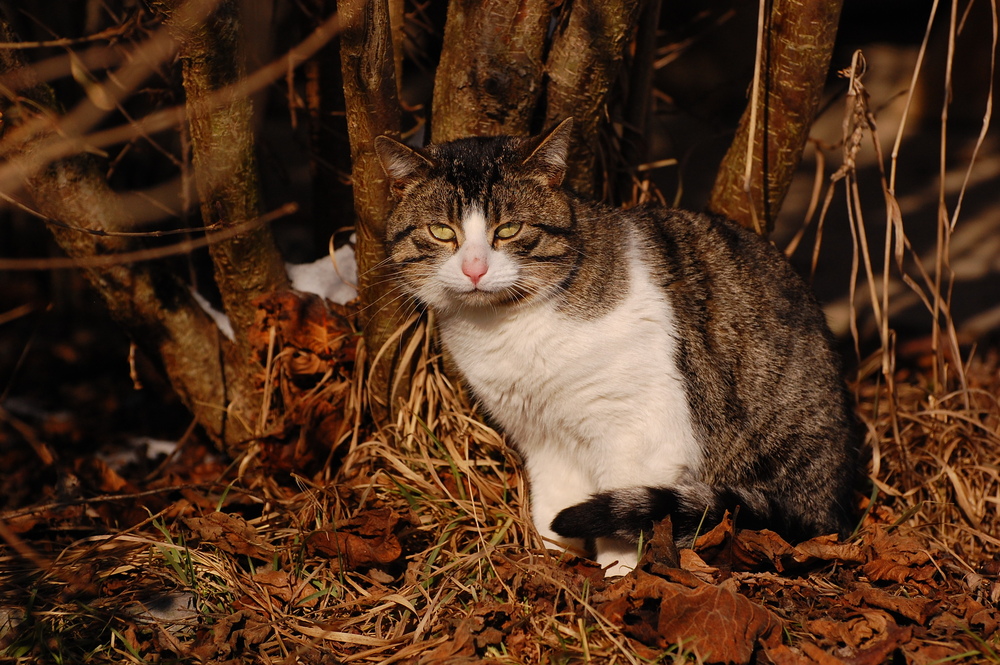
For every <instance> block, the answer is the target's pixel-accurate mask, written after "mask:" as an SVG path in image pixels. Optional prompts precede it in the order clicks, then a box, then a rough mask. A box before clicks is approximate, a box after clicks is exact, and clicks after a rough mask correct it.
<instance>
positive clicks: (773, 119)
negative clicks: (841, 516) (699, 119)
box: [708, 0, 842, 235]
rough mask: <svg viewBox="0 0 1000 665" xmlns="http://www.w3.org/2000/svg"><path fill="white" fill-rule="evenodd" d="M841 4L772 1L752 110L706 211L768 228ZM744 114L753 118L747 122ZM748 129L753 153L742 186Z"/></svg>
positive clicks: (807, 119)
mask: <svg viewBox="0 0 1000 665" xmlns="http://www.w3.org/2000/svg"><path fill="white" fill-rule="evenodd" d="M841 5H842V1H841V0H775V2H774V4H773V6H772V8H771V12H770V15H767V16H765V23H764V25H763V26H762V35H763V40H764V41H763V42H762V44H761V46H762V48H761V58H762V61H761V63H760V74H761V75H760V84H759V85H760V87H759V93H760V94H759V95H758V101H757V107H756V112H755V111H754V108H752V105H751V106H748V107H747V110H746V111H745V112H744V114H743V117H742V119H741V120H740V125H739V129H738V130H737V132H736V137H735V138H734V139H733V143H732V145H731V146H730V148H729V152H728V153H726V156H725V158H724V159H723V161H722V165H721V166H720V168H719V173H718V176H717V177H716V181H715V186H714V188H713V189H712V195H711V199H710V201H709V204H708V207H709V209H711V210H712V211H714V212H717V213H720V214H723V215H725V216H727V217H730V218H732V219H735V220H736V221H738V222H739V223H740V224H743V225H744V226H747V227H750V228H756V230H757V231H758V232H759V233H762V234H765V235H766V234H768V233H770V231H771V230H772V229H773V228H774V220H775V217H776V216H777V214H778V210H779V209H780V208H781V203H782V202H783V201H784V199H785V194H786V193H787V192H788V186H789V185H790V184H791V180H792V175H793V174H794V173H795V170H796V168H798V165H799V162H800V160H801V158H802V148H803V146H804V145H805V142H806V139H807V138H808V136H809V128H810V127H811V126H812V121H813V118H814V117H815V115H816V110H817V109H818V107H819V101H820V95H821V93H822V91H823V85H824V83H825V81H826V74H827V71H828V70H829V67H830V57H831V54H832V53H833V43H834V39H835V38H836V36H837V23H838V21H839V20H840V9H841ZM751 117H753V118H754V120H755V122H753V123H751ZM752 124H753V125H756V127H752V126H751V125H752ZM751 131H753V135H754V140H753V151H752V152H753V157H752V160H751V169H750V182H749V191H747V190H746V189H745V182H744V181H745V172H746V163H747V161H746V159H747V157H746V156H747V152H748V151H747V143H748V140H749V136H750V133H751ZM765 192H766V194H765ZM751 201H752V207H751ZM754 220H757V221H756V223H755V221H754Z"/></svg>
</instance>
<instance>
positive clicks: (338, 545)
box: [307, 508, 403, 570]
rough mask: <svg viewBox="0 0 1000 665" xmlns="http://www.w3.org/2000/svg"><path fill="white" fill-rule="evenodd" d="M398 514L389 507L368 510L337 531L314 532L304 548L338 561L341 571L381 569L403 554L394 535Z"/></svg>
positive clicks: (330, 529) (342, 525)
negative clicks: (375, 567) (380, 567)
mask: <svg viewBox="0 0 1000 665" xmlns="http://www.w3.org/2000/svg"><path fill="white" fill-rule="evenodd" d="M398 522H399V515H397V514H396V512H395V511H393V510H392V509H390V508H379V509H376V510H369V511H367V512H364V513H362V514H360V515H358V516H357V517H355V518H353V519H350V520H348V521H347V522H344V523H343V524H341V525H340V526H339V528H329V529H323V530H320V531H316V532H314V533H313V534H312V535H310V536H309V540H308V541H307V545H308V547H309V549H310V550H311V551H313V552H319V553H321V554H324V555H326V556H329V557H331V558H336V559H338V560H339V561H340V562H341V565H342V566H343V569H344V570H356V569H358V568H364V567H369V566H384V565H386V564H390V563H393V562H394V561H396V560H398V559H399V558H400V557H401V556H402V555H403V547H402V545H401V544H400V542H399V539H398V538H397V537H396V535H395V533H394V529H395V527H396V524H397V523H398Z"/></svg>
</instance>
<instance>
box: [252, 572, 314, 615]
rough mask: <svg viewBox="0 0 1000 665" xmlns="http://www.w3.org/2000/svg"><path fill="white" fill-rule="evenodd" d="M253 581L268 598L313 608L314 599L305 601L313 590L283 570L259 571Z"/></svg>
mask: <svg viewBox="0 0 1000 665" xmlns="http://www.w3.org/2000/svg"><path fill="white" fill-rule="evenodd" d="M252 579H253V581H254V582H256V583H257V584H259V585H260V587H261V589H263V590H264V592H265V593H267V594H268V595H269V596H271V597H273V598H277V599H278V600H281V601H283V602H285V603H293V602H294V603H295V604H299V605H302V606H304V607H312V606H315V605H316V603H317V602H318V601H317V600H316V599H315V598H313V599H312V600H309V601H307V600H305V599H306V598H308V597H309V595H310V594H311V593H312V592H313V591H315V589H314V588H313V587H311V586H309V585H303V584H301V583H300V582H299V581H298V580H297V579H295V578H293V577H292V576H291V575H289V574H288V573H287V572H286V571H284V570H261V571H258V572H257V573H254V575H253V578H252Z"/></svg>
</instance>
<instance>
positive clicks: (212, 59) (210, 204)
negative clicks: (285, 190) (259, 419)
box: [168, 0, 288, 359]
mask: <svg viewBox="0 0 1000 665" xmlns="http://www.w3.org/2000/svg"><path fill="white" fill-rule="evenodd" d="M238 6H239V5H238V2H236V1H235V0H224V1H223V2H220V3H219V6H218V8H217V9H216V11H215V13H214V14H213V15H212V16H211V17H210V18H209V19H208V20H207V21H205V22H202V23H199V24H197V25H185V26H172V27H173V28H175V29H176V28H180V29H179V30H175V34H176V35H177V37H178V39H179V41H180V45H181V49H180V58H181V62H182V64H183V72H184V92H185V95H186V98H187V100H186V108H187V115H188V125H189V127H190V130H191V147H192V162H193V164H194V175H195V183H196V185H197V188H198V195H199V198H200V202H201V214H202V221H203V222H204V224H205V225H206V226H207V225H214V224H221V225H222V226H223V227H226V228H228V227H233V226H238V225H240V224H244V223H246V222H248V221H251V220H253V219H256V218H257V217H258V216H259V215H260V207H259V200H260V188H259V185H258V178H257V158H256V154H255V152H254V145H255V143H254V133H253V108H252V104H251V102H250V99H249V98H248V97H238V98H234V99H232V100H231V101H230V102H229V103H227V104H222V105H219V104H217V103H215V102H214V100H213V99H212V97H213V95H214V94H215V93H217V92H218V91H219V90H221V89H223V88H225V87H227V86H229V85H232V84H234V83H237V82H239V81H240V80H242V79H243V78H244V76H245V71H244V64H243V60H242V56H241V54H240V17H239V12H238ZM168 25H169V23H168ZM209 249H210V252H211V255H212V262H213V264H214V267H215V280H216V282H217V284H218V287H219V290H220V292H221V294H222V302H223V305H224V307H225V310H226V314H227V315H228V316H229V319H230V321H231V322H232V324H233V332H234V334H235V336H236V342H237V345H238V346H240V347H242V348H245V347H246V345H247V334H248V332H249V331H250V329H251V328H252V327H253V324H254V319H255V317H256V315H257V308H256V306H255V305H254V301H255V299H256V298H257V297H259V296H262V295H266V294H268V293H272V292H274V291H276V290H279V289H283V288H288V275H287V274H286V272H285V265H284V262H283V261H282V259H281V254H280V253H279V252H278V249H277V247H276V246H275V244H274V238H273V236H272V234H271V229H270V227H267V226H264V227H259V228H257V229H254V230H252V231H248V232H247V233H245V234H240V235H238V236H236V237H233V238H231V239H229V240H224V241H221V242H218V243H213V244H212V245H211V246H210V248H209ZM245 350H246V351H247V354H248V359H249V358H250V356H251V354H250V352H249V349H247V348H245Z"/></svg>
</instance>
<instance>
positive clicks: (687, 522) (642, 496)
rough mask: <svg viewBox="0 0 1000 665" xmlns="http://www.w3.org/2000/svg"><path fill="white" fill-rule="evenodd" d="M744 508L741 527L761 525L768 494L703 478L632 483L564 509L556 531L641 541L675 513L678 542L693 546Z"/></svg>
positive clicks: (574, 535)
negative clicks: (662, 484)
mask: <svg viewBox="0 0 1000 665" xmlns="http://www.w3.org/2000/svg"><path fill="white" fill-rule="evenodd" d="M737 507H739V517H738V519H739V522H740V527H741V528H761V527H762V526H764V525H765V524H767V523H768V522H769V521H770V519H769V518H770V517H771V515H770V514H769V513H770V510H769V509H768V502H767V499H766V498H765V497H763V496H762V495H760V494H759V493H758V492H756V491H752V490H750V491H741V492H736V491H734V490H729V489H725V488H715V487H711V486H709V485H707V484H705V483H702V482H697V481H694V482H691V481H689V482H686V483H684V484H682V485H675V486H673V487H629V488H624V489H618V490H610V491H606V492H599V493H597V494H594V495H593V496H591V497H590V498H589V499H588V500H586V501H584V502H583V503H578V504H576V505H574V506H570V507H569V508H565V509H563V510H561V511H560V512H559V513H558V514H557V515H556V517H555V519H554V520H552V530H553V531H555V532H556V533H558V534H559V535H560V536H563V537H564V538H584V539H593V538H614V539H618V540H625V541H628V542H632V543H634V542H637V541H638V540H639V537H640V534H645V536H646V537H648V536H649V534H650V533H651V532H652V529H653V525H654V524H656V523H657V522H659V521H661V520H662V519H663V518H665V517H666V516H667V515H670V518H671V523H672V524H673V528H674V540H675V541H676V542H677V544H678V545H681V546H685V547H686V546H690V544H691V541H693V539H694V538H695V536H696V535H697V534H698V532H699V529H700V530H701V532H704V531H707V530H708V529H711V528H712V527H713V526H715V525H716V524H718V522H719V520H721V519H722V516H723V514H724V512H725V511H726V510H727V509H728V510H730V511H733V510H734V509H736V508H737Z"/></svg>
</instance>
